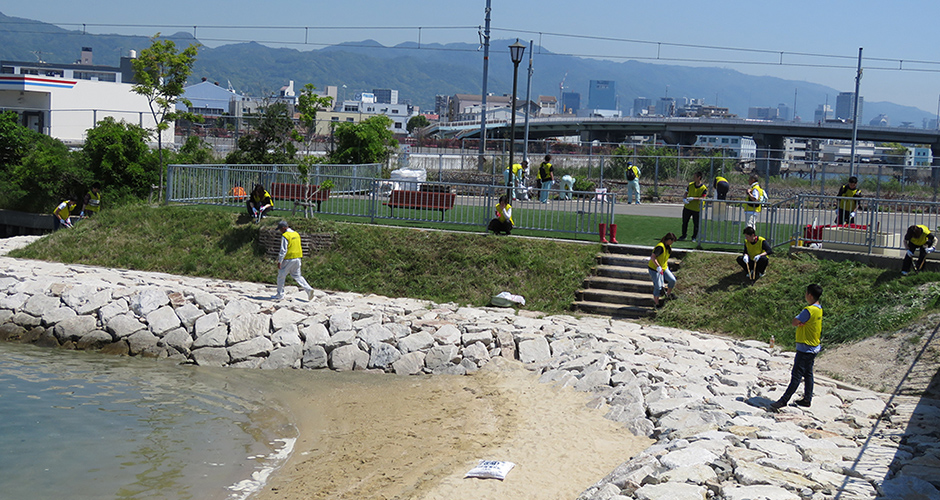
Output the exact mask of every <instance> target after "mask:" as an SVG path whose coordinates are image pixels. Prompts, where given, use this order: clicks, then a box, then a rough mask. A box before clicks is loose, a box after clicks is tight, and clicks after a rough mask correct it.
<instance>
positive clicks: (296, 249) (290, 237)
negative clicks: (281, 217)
mask: <svg viewBox="0 0 940 500" xmlns="http://www.w3.org/2000/svg"><path fill="white" fill-rule="evenodd" d="M281 236H283V237H284V239H286V240H287V255H285V256H284V260H287V259H299V258H301V257H303V256H304V250H303V248H302V246H301V244H300V235H299V234H297V231H294V230H293V229H288V230H287V231H284V234H282V235H281Z"/></svg>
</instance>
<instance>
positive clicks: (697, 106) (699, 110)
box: [676, 99, 737, 118]
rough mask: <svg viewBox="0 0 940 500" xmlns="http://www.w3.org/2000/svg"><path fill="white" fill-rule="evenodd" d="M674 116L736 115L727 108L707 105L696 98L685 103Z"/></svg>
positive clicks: (734, 116) (718, 116) (712, 116)
mask: <svg viewBox="0 0 940 500" xmlns="http://www.w3.org/2000/svg"><path fill="white" fill-rule="evenodd" d="M676 116H683V117H698V118H737V115H735V114H733V113H731V112H730V111H729V110H728V108H720V107H718V106H709V105H707V104H704V103H702V102H701V100H699V99H696V100H694V101H693V102H692V103H690V104H687V105H685V106H684V107H683V108H682V109H681V110H679V111H677V112H676Z"/></svg>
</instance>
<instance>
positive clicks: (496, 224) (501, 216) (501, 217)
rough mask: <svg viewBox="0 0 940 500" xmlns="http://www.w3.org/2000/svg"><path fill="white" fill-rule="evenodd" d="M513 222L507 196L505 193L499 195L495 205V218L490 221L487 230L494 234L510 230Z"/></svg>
mask: <svg viewBox="0 0 940 500" xmlns="http://www.w3.org/2000/svg"><path fill="white" fill-rule="evenodd" d="M514 225H515V222H513V220H512V205H510V204H509V197H508V196H506V195H503V196H500V197H499V204H498V205H496V218H494V219H493V220H491V221H490V225H489V227H487V228H486V229H487V231H493V233H494V234H496V235H499V233H506V234H507V235H508V234H509V233H511V232H512V227H513V226H514Z"/></svg>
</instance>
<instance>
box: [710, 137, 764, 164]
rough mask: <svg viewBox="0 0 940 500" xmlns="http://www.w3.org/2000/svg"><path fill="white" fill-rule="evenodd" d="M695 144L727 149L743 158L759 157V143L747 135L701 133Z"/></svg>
mask: <svg viewBox="0 0 940 500" xmlns="http://www.w3.org/2000/svg"><path fill="white" fill-rule="evenodd" d="M695 146H699V147H702V148H705V149H723V150H727V151H730V152H731V153H732V154H733V155H734V156H736V157H737V158H739V159H741V160H753V159H754V158H757V143H756V142H754V139H752V138H750V137H747V136H739V135H732V136H724V135H718V136H715V135H700V136H698V139H696V141H695Z"/></svg>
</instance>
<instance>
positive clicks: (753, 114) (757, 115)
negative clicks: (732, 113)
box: [747, 107, 779, 120]
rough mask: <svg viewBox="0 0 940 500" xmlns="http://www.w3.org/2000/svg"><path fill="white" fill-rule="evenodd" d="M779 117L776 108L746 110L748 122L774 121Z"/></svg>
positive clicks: (751, 108)
mask: <svg viewBox="0 0 940 500" xmlns="http://www.w3.org/2000/svg"><path fill="white" fill-rule="evenodd" d="M778 117H779V110H777V108H760V107H750V108H747V118H748V119H749V120H776V119H777V118H778Z"/></svg>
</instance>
